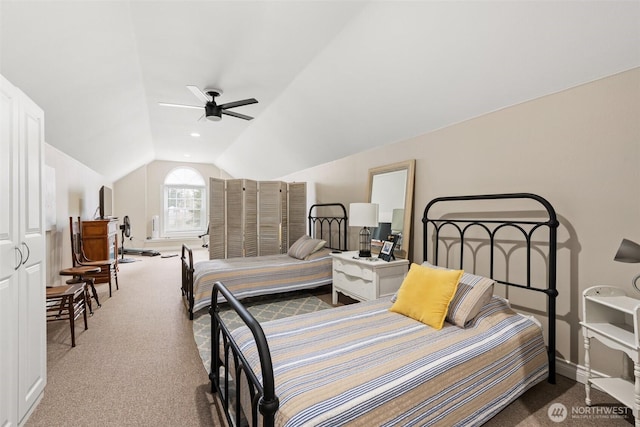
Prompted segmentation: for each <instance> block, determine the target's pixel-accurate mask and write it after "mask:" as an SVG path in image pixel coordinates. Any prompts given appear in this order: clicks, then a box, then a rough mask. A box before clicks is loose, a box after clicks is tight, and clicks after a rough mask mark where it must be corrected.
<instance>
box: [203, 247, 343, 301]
mask: <svg viewBox="0 0 640 427" xmlns="http://www.w3.org/2000/svg"><path fill="white" fill-rule="evenodd" d="M331 262H332V259H331V255H330V251H329V250H325V254H324V255H322V256H318V257H317V258H315V259H312V260H308V261H305V260H300V259H297V258H293V257H290V256H289V255H287V254H281V255H266V256H259V257H246V258H227V259H213V260H209V261H201V262H198V263H196V264H195V265H194V266H193V270H194V271H193V298H194V305H193V311H197V310H199V309H201V308H204V307H207V306H209V305H211V293H212V289H213V284H214V283H215V282H217V281H221V282H223V283H224V284H225V286H226V287H227V288H228V289H229V290H230V291H231V292H232V293H233V294H234V296H235V297H236V298H238V299H243V298H247V297H251V296H256V295H267V294H275V293H280V292H288V291H294V290H299V289H310V288H315V287H318V286H322V285H328V284H330V283H331V282H332V272H331V265H332V263H331ZM221 301H224V297H222V296H221V295H219V296H218V302H221Z"/></svg>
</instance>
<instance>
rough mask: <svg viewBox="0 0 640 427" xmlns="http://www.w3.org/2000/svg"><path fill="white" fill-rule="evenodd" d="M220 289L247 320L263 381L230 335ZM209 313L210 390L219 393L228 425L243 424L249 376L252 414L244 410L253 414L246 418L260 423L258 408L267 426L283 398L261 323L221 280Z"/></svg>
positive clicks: (272, 422)
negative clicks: (244, 388)
mask: <svg viewBox="0 0 640 427" xmlns="http://www.w3.org/2000/svg"><path fill="white" fill-rule="evenodd" d="M218 292H220V293H221V294H222V295H223V296H224V298H225V299H226V300H227V304H228V305H229V306H230V307H231V308H233V310H234V311H235V312H236V313H237V314H238V316H240V318H241V319H242V321H243V322H244V324H245V325H246V326H247V327H248V328H249V330H251V333H252V334H253V339H254V340H255V343H256V347H257V349H258V356H259V358H260V369H261V371H262V382H260V381H259V380H258V378H257V377H256V374H255V373H254V372H253V370H252V369H251V367H250V365H249V364H248V363H247V360H246V359H245V357H244V355H243V354H242V352H241V351H240V349H239V348H238V345H237V344H236V342H235V341H234V339H233V337H232V336H231V331H230V330H229V329H228V328H227V326H226V325H225V324H224V322H223V321H222V319H221V317H220V312H219V306H218ZM209 314H210V315H211V371H210V373H209V379H210V380H211V392H212V393H218V396H219V397H220V401H221V402H222V405H223V407H224V411H225V415H226V417H227V422H228V423H229V425H236V426H240V425H242V424H241V420H242V415H243V410H242V407H241V394H242V384H243V381H242V380H243V379H246V384H247V387H248V390H247V392H248V393H249V396H250V400H251V414H246V413H245V414H244V415H245V417H247V418H248V417H251V419H250V420H247V421H248V422H249V425H251V426H257V425H258V411H260V414H261V415H262V425H263V426H265V427H268V426H273V425H274V418H275V413H276V411H277V410H278V407H279V406H280V402H279V400H278V397H277V396H276V394H275V382H274V375H273V365H272V363H271V353H270V351H269V345H268V343H267V339H266V337H265V336H264V331H263V330H262V327H261V326H260V324H259V323H258V321H257V320H256V319H255V318H254V317H253V315H251V313H249V311H248V310H247V309H246V308H245V307H244V306H243V305H242V304H240V302H239V301H238V300H237V299H236V298H235V297H234V296H233V294H232V293H231V292H230V291H229V290H228V289H227V288H226V287H225V286H224V285H223V284H222V283H221V282H216V283H215V284H214V285H213V294H212V296H211V308H210V309H209ZM221 353H222V354H221ZM231 369H233V372H230V371H231ZM232 382H233V385H234V386H235V393H234V398H233V401H232V399H231V396H230V389H231V387H230V385H231V383H232ZM231 410H232V411H233V414H234V416H235V420H234V419H232V415H231Z"/></svg>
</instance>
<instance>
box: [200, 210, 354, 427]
mask: <svg viewBox="0 0 640 427" xmlns="http://www.w3.org/2000/svg"><path fill="white" fill-rule="evenodd" d="M318 208H328V209H332V208H333V209H336V208H337V209H338V211H339V212H340V214H341V216H340V215H338V216H327V215H324V216H320V215H313V213H314V211H317V210H318ZM308 220H309V235H310V236H313V237H315V238H321V239H324V240H326V241H327V244H326V247H328V248H331V249H337V250H341V251H345V250H347V210H346V208H345V207H344V205H343V204H342V203H321V204H314V205H312V206H311V207H310V208H309V216H308ZM336 227H337V229H336ZM336 235H337V237H336V239H337V241H338V245H337V246H336V245H334V237H335V236H336ZM218 292H220V293H221V294H222V295H223V296H224V298H225V299H226V300H227V303H228V304H229V306H230V307H231V308H232V309H233V310H234V311H235V312H236V313H237V314H238V316H240V318H241V319H242V321H243V322H244V323H245V324H246V325H247V327H248V328H249V329H250V330H251V333H252V334H253V336H254V339H255V341H256V345H257V346H258V348H259V349H260V350H259V351H258V355H259V357H260V368H261V371H262V383H261V382H260V381H259V380H258V378H257V377H256V375H255V373H254V372H253V371H252V370H251V369H250V368H245V367H248V366H249V364H248V363H247V361H246V359H245V358H244V355H243V354H242V352H241V351H240V349H239V348H238V346H237V344H236V343H235V341H234V340H233V338H232V337H231V331H229V329H228V328H227V326H226V325H225V324H224V322H223V321H222V319H221V317H220V311H219V310H220V307H219V306H218ZM209 314H210V315H211V370H210V373H209V379H210V380H211V391H212V393H218V395H219V396H220V401H221V402H222V405H223V408H224V410H225V415H226V417H227V421H228V423H229V425H236V426H240V425H241V414H242V410H241V408H240V391H241V390H240V384H241V382H240V378H241V375H244V376H245V378H246V380H247V385H248V389H249V390H248V392H249V395H250V397H251V401H252V405H251V407H252V414H251V418H252V422H251V425H257V419H258V418H257V410H256V408H259V410H260V413H261V414H262V415H263V420H264V425H265V426H272V425H273V422H274V414H275V412H276V411H277V410H278V407H279V401H278V397H277V396H276V395H275V385H274V378H273V365H272V363H271V352H270V351H269V345H268V343H267V340H266V338H265V336H264V332H263V331H262V327H261V326H260V324H259V323H258V321H257V320H256V319H255V318H254V317H253V316H252V315H251V313H249V311H247V309H246V308H245V307H244V306H243V305H242V304H241V303H240V302H239V301H238V300H237V299H236V297H235V296H234V295H233V294H232V293H231V292H230V291H229V290H228V289H227V288H226V287H225V286H224V285H223V284H222V283H220V282H216V283H215V284H214V286H213V293H212V295H211V308H210V309H209ZM220 339H222V345H223V348H224V362H223V361H222V359H221V357H220V346H219V345H214V343H220ZM230 353H231V354H230ZM230 356H231V357H233V366H234V367H235V372H234V378H236V380H237V381H236V383H235V384H236V386H235V405H234V408H233V409H234V414H235V420H233V422H235V424H234V423H233V422H232V417H231V414H230V411H229V409H230V407H231V406H230V405H231V402H230V396H229V394H230V387H229V382H230V378H229V369H228V367H229V366H230V364H229V358H230ZM222 366H224V367H225V368H224V380H223V384H222V385H221V384H220V381H221V379H220V376H219V374H220V368H221V367H222ZM223 387H224V389H223ZM256 399H257V400H256Z"/></svg>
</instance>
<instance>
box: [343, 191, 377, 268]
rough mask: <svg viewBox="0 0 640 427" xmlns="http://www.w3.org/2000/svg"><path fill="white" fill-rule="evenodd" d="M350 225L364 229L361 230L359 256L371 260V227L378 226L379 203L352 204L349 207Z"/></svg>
mask: <svg viewBox="0 0 640 427" xmlns="http://www.w3.org/2000/svg"><path fill="white" fill-rule="evenodd" d="M349 225H350V226H352V227H362V229H361V230H360V239H359V249H360V252H359V254H358V256H360V257H361V258H369V257H370V256H371V231H370V230H369V227H377V226H378V204H377V203H351V204H350V205H349Z"/></svg>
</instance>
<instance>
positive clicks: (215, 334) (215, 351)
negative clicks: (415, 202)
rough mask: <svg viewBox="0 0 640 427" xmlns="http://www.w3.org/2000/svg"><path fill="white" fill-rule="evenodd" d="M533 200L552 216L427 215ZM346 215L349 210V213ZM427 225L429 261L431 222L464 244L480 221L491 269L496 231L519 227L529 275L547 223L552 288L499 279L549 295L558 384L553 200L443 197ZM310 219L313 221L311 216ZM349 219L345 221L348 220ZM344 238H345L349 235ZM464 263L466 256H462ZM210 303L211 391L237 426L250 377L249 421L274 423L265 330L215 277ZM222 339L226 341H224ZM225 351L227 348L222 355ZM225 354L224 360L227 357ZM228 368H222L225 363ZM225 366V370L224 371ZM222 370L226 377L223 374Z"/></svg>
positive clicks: (552, 356) (550, 353)
mask: <svg viewBox="0 0 640 427" xmlns="http://www.w3.org/2000/svg"><path fill="white" fill-rule="evenodd" d="M522 198H526V199H532V200H536V201H538V202H539V203H540V204H541V205H542V206H543V207H544V208H545V209H546V212H547V213H548V217H549V219H548V220H546V221H523V220H517V219H514V220H506V221H496V220H478V219H460V218H455V219H450V218H430V217H429V216H428V213H429V209H430V208H431V207H432V206H433V205H434V204H436V203H439V202H445V201H459V200H492V199H522ZM345 217H346V215H345ZM422 222H423V228H424V258H425V260H427V254H428V241H429V239H428V232H427V229H428V225H429V224H432V225H435V227H436V236H435V241H436V242H438V234H439V231H440V229H441V228H442V226H443V225H446V224H449V225H453V226H454V228H455V229H457V230H459V231H460V240H461V247H464V238H465V235H464V234H465V232H466V230H468V229H469V228H470V227H472V226H479V227H480V228H482V229H484V230H486V231H487V232H488V233H489V239H490V242H491V247H492V249H491V269H492V270H493V246H494V244H495V233H496V231H498V230H499V229H501V228H503V227H515V228H516V229H517V230H520V231H521V232H522V233H523V234H524V236H525V240H526V242H527V277H528V278H530V276H529V275H530V265H529V264H530V255H531V235H532V233H533V232H534V231H535V230H537V229H539V228H540V227H543V226H546V227H548V228H549V242H548V243H549V256H548V269H549V276H548V280H549V283H548V287H547V288H544V289H542V288H535V287H532V286H531V284H530V280H528V281H527V284H526V285H519V284H515V283H508V282H504V281H498V282H499V283H503V284H506V285H509V286H516V287H519V288H524V289H528V290H533V291H537V292H543V293H545V294H546V295H547V296H548V300H549V349H548V357H549V377H548V381H549V382H550V383H555V298H556V296H557V295H558V292H557V291H556V289H555V284H556V253H555V251H556V246H557V243H556V238H557V235H556V232H557V230H556V229H557V227H558V221H557V219H556V215H555V211H554V209H553V207H552V206H551V204H549V202H547V201H546V200H545V199H544V198H542V197H540V196H537V195H534V194H528V193H517V194H495V195H486V196H461V197H440V198H437V199H434V200H432V201H431V202H429V204H428V205H427V207H426V208H425V211H424V216H423V219H422ZM310 224H311V221H310ZM345 224H346V222H345ZM458 224H466V225H464V226H462V227H461V226H459V225H458ZM487 224H493V225H494V227H493V229H491V228H490V227H489V226H488V225H487ZM527 224H528V226H530V227H532V230H529V231H526V230H525V229H524V226H526V225H527ZM345 242H346V240H345ZM437 247H438V245H437V244H436V245H435V259H436V260H437V252H438V250H437ZM460 262H461V263H462V257H461V261H460ZM218 292H220V293H222V295H223V296H224V297H225V299H226V300H227V302H228V304H229V306H230V307H231V308H232V309H233V310H234V311H235V312H236V313H237V314H238V316H240V318H241V319H242V320H243V322H244V323H245V324H246V325H247V327H248V328H249V329H250V331H251V333H252V334H253V337H254V340H255V343H256V347H257V349H258V356H259V359H260V368H261V372H262V382H260V381H259V380H258V379H257V377H256V375H255V373H254V372H253V371H252V370H251V368H250V367H249V365H248V363H247V360H246V359H245V357H244V355H243V354H242V352H241V351H240V349H239V348H238V345H237V344H236V342H235V341H234V340H233V337H232V336H231V331H230V330H229V329H228V328H227V326H226V325H225V324H224V322H223V321H222V319H221V317H220V313H219V307H218V303H217V299H218V297H217V295H218ZM211 303H212V304H211V308H210V310H209V313H210V314H211V353H212V355H211V370H210V374H209V379H210V380H211V391H212V393H214V394H215V393H218V395H219V396H220V401H221V402H222V405H223V409H224V411H225V415H226V417H227V421H228V422H229V425H231V424H234V422H235V425H236V426H239V425H241V421H242V409H241V406H240V397H241V387H240V385H239V384H241V378H242V376H244V378H245V379H246V380H247V384H248V387H249V390H248V393H249V397H250V399H251V402H252V408H251V415H250V416H251V420H247V422H249V423H250V425H254V426H255V425H257V422H258V411H259V412H260V414H261V415H262V420H263V425H264V426H266V427H271V426H273V425H274V422H275V413H276V411H277V410H278V408H279V404H280V403H279V399H278V396H277V395H276V393H275V378H274V374H273V364H272V359H271V352H270V349H269V344H268V342H267V339H266V337H265V335H264V331H263V329H262V327H261V326H260V324H259V323H258V322H257V321H256V320H255V318H254V317H253V316H252V315H251V313H249V311H248V310H247V309H246V308H245V307H244V306H243V305H242V304H241V303H240V302H239V301H238V300H237V299H236V298H235V297H234V296H233V294H232V293H231V292H230V291H229V290H228V289H227V288H226V287H225V286H224V284H222V283H221V282H216V283H215V285H214V288H213V295H212V300H211ZM220 343H222V344H221V345H220ZM221 351H223V352H224V354H223V355H221V353H220V352H221ZM223 358H224V360H223ZM231 360H232V361H233V367H234V379H235V381H234V385H235V393H234V399H235V403H234V405H233V411H234V414H235V419H232V416H231V414H230V408H231V403H232V402H231V396H230V394H231V387H230V381H233V379H230V377H229V369H230V368H229V367H230V366H231V365H230V361H231ZM223 367H224V368H223ZM221 368H223V369H221ZM221 371H223V373H221ZM221 375H223V378H220V376H221Z"/></svg>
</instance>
